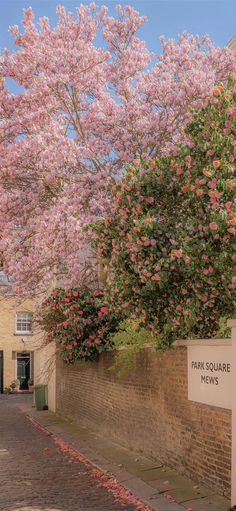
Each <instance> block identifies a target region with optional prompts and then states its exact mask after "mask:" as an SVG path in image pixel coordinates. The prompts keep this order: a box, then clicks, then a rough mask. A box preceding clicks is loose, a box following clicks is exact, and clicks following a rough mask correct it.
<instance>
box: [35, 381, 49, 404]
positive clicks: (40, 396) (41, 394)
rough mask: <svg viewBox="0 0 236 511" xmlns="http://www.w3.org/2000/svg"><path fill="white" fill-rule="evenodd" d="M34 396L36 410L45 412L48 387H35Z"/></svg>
mask: <svg viewBox="0 0 236 511" xmlns="http://www.w3.org/2000/svg"><path fill="white" fill-rule="evenodd" d="M34 395H35V406H36V410H45V407H46V405H47V385H35V386H34Z"/></svg>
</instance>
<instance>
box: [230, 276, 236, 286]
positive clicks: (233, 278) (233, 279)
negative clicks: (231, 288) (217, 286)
mask: <svg viewBox="0 0 236 511" xmlns="http://www.w3.org/2000/svg"><path fill="white" fill-rule="evenodd" d="M231 282H232V284H236V275H235V276H234V277H232V281H231Z"/></svg>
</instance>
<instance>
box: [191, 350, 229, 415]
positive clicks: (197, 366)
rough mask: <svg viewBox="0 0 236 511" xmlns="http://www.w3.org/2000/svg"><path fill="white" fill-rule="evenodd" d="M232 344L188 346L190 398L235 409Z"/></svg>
mask: <svg viewBox="0 0 236 511" xmlns="http://www.w3.org/2000/svg"><path fill="white" fill-rule="evenodd" d="M231 361H232V346H230V345H226V346H202V345H201V346H199V345H198V346H188V399H190V400H191V401H197V402H198V403H205V404H207V405H212V406H218V407H220V408H227V409H230V410H232V366H231V365H232V364H231Z"/></svg>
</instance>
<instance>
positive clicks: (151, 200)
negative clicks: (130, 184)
mask: <svg viewBox="0 0 236 511" xmlns="http://www.w3.org/2000/svg"><path fill="white" fill-rule="evenodd" d="M146 202H147V203H148V204H153V202H154V199H153V197H147V198H146Z"/></svg>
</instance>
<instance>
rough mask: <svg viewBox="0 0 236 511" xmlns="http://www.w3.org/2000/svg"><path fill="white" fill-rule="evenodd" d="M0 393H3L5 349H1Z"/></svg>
mask: <svg viewBox="0 0 236 511" xmlns="http://www.w3.org/2000/svg"><path fill="white" fill-rule="evenodd" d="M0 393H1V394H2V393H3V351H0Z"/></svg>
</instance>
